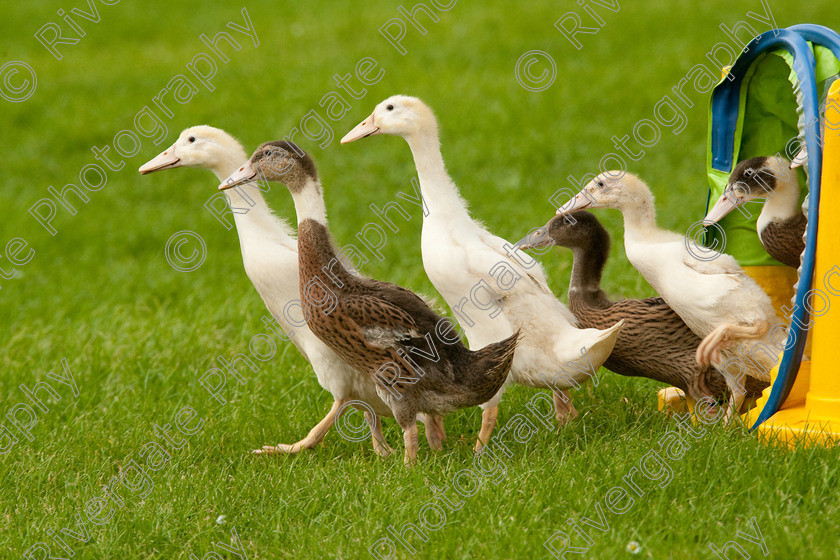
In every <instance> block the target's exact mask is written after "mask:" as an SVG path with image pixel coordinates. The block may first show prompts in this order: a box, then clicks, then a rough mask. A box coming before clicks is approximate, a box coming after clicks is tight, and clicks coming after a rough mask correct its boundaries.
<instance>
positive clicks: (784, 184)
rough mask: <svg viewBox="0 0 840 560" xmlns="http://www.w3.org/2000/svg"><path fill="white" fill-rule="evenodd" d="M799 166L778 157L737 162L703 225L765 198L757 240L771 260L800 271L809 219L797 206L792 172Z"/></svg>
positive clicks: (798, 204) (757, 227)
mask: <svg viewBox="0 0 840 560" xmlns="http://www.w3.org/2000/svg"><path fill="white" fill-rule="evenodd" d="M798 164H799V162H797V163H796V164H792V163H791V162H790V161H788V160H787V159H785V158H783V157H779V156H774V157H766V156H763V157H754V158H749V159H746V160H744V161H742V162H740V163H739V164H738V165H736V166H735V169H733V170H732V174H731V175H730V176H729V181H728V182H727V185H726V189H725V190H724V191H723V194H722V195H721V197H720V198H719V199H718V201H717V202H716V203H715V205H714V206H713V207H712V209H711V210H709V212H708V214H707V215H706V217H705V218H704V219H703V225H704V226H710V225H712V224H714V223H717V222H718V221H720V219H721V218H723V217H724V216H726V215H727V214H729V213H730V212H731V211H732V210H734V209H736V208H739V207H741V206H743V205H744V204H746V203H747V202H751V201H753V200H758V199H762V198H764V199H767V200H766V202H765V203H764V206H763V208H762V209H761V213H760V214H759V216H758V220H756V229H757V231H758V238H759V239H760V240H761V244H762V245H763V246H764V250H765V251H767V253H768V254H769V255H770V256H771V257H773V258H774V259H776V260H777V261H779V262H780V263H782V264H786V265H787V266H790V267H793V268H799V265H800V259H801V256H802V252H803V251H804V250H805V241H804V239H803V235H805V227H806V226H807V225H808V219H807V218H806V217H805V214H804V213H803V212H802V207H801V205H800V203H799V180H798V178H797V176H796V173H794V172H792V169H793V168H795V167H796V165H798Z"/></svg>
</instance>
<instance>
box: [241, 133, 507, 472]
mask: <svg viewBox="0 0 840 560" xmlns="http://www.w3.org/2000/svg"><path fill="white" fill-rule="evenodd" d="M249 164H250V166H251V167H252V168H253V170H254V171H255V172H256V173H258V174H259V175H261V176H262V177H264V178H265V179H267V180H269V181H281V182H283V183H284V184H285V185H286V187H287V188H288V189H289V191H290V192H291V193H292V196H293V197H294V199H295V207H296V209H297V212H298V220H299V223H298V261H299V274H300V290H301V302H302V306H303V309H304V316H305V317H306V319H307V324H308V326H309V328H310V329H311V330H312V332H313V333H314V334H315V335H316V336H317V337H318V338H320V339H321V340H322V341H323V342H324V343H325V344H326V345H327V346H329V347H330V348H332V349H333V350H334V351H335V352H336V353H337V354H338V355H339V356H340V357H341V358H342V359H343V360H345V361H346V362H347V363H348V364H349V365H351V366H352V367H354V368H356V369H358V370H359V371H362V372H365V373H367V374H369V375H371V376H372V377H373V378H374V381H375V382H376V384H377V393H378V394H379V396H380V397H381V398H382V400H383V401H384V402H385V403H387V404H388V406H389V407H390V408H391V410H392V412H393V413H394V417H395V419H396V420H397V422H398V423H399V425H400V426H401V427H402V428H403V430H405V437H406V462H407V463H409V462H411V460H413V458H414V453H415V452H416V418H417V414H418V413H420V412H423V413H426V414H430V415H436V416H437V415H442V414H445V413H447V412H450V411H452V410H455V409H458V408H464V407H468V406H475V405H478V404H482V403H484V402H486V401H487V400H489V399H490V398H491V397H492V396H493V395H495V394H496V392H498V390H499V389H500V388H501V387H502V385H503V384H504V382H505V379H506V378H507V374H508V371H509V370H510V366H511V363H512V361H513V353H514V350H515V348H516V341H517V339H518V336H519V333H516V334H514V335H513V336H511V337H509V338H507V339H505V340H503V341H501V342H497V343H494V344H490V345H488V346H486V347H485V348H482V349H480V350H478V351H471V350H469V349H468V348H467V347H466V346H464V344H463V343H462V342H461V339H460V337H459V335H458V333H457V327H456V326H455V323H454V321H451V319H444V318H442V317H440V316H439V315H438V314H437V313H435V312H434V311H433V310H432V309H431V308H430V307H429V306H428V304H426V302H425V301H423V300H422V299H421V298H420V297H418V296H417V295H415V294H414V293H412V292H410V291H409V290H406V289H404V288H401V287H399V286H396V285H394V284H389V283H387V282H380V281H377V280H372V279H369V278H364V277H361V276H359V275H357V274H351V273H350V272H349V271H348V270H347V269H345V268H344V265H343V264H342V262H341V261H340V260H339V259H338V257H337V255H336V252H335V249H334V246H333V243H332V240H331V237H330V233H329V230H328V229H327V226H326V210H325V209H324V205H323V196H322V194H321V189H320V183H319V182H318V177H317V172H316V170H315V165H314V163H313V162H312V160H311V159H310V158H309V156H308V155H306V154H305V153H304V152H303V151H302V150H300V148H298V147H297V146H295V145H294V144H291V143H289V142H269V143H266V144H263V145H262V146H260V148H258V149H257V151H256V152H255V153H254V155H253V156H252V157H251V159H250V160H249ZM412 440H413V441H412Z"/></svg>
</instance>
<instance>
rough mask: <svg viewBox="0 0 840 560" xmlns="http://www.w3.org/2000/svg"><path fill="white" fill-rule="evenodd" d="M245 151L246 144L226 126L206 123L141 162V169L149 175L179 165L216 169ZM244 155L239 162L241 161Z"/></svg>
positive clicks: (194, 127)
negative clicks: (226, 130) (242, 144)
mask: <svg viewBox="0 0 840 560" xmlns="http://www.w3.org/2000/svg"><path fill="white" fill-rule="evenodd" d="M242 155H244V154H243V152H242V146H241V145H240V144H239V142H237V141H236V139H235V138H234V137H233V136H231V135H230V134H228V133H227V132H225V131H224V130H221V129H218V128H214V127H212V126H206V125H200V126H193V127H190V128H188V129H186V130H184V131H183V132H182V133H181V135H180V136H179V137H178V140H176V141H175V143H174V144H172V145H171V146H169V147H168V148H167V149H165V150H164V151H163V152H161V153H160V154H158V155H157V156H156V157H154V158H152V159H151V160H149V161H147V162H146V163H144V164H143V165H141V166H140V168H139V169H138V171H139V172H140V174H141V175H146V174H148V173H154V172H155V171H161V170H164V169H174V168H175V167H202V168H206V169H211V170H215V168H216V167H219V166H221V165H223V164H224V163H225V162H227V160H228V159H230V158H231V157H241V156H242ZM242 159H244V157H243V158H242ZM242 159H240V160H239V161H237V162H236V163H241V161H242ZM236 163H234V165H235V164H236ZM228 169H229V167H228Z"/></svg>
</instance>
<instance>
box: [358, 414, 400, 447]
mask: <svg viewBox="0 0 840 560" xmlns="http://www.w3.org/2000/svg"><path fill="white" fill-rule="evenodd" d="M364 413H365V421H366V422H367V424H368V426H369V427H370V438H371V440H372V443H373V451H374V452H375V453H376V454H377V455H379V456H380V457H387V456H388V455H390V454H391V453H393V452H394V449H393V448H392V447H391V446H390V445H388V442H387V441H386V440H385V436H384V435H383V434H382V420H381V419H380V418H379V416H377V415H376V414H373V413H372V412H370V411H369V410H367V409H365V411H364Z"/></svg>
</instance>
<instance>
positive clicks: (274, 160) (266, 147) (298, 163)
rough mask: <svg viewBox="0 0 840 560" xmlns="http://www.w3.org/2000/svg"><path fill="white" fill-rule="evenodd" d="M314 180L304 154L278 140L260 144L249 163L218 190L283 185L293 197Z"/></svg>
mask: <svg viewBox="0 0 840 560" xmlns="http://www.w3.org/2000/svg"><path fill="white" fill-rule="evenodd" d="M317 178H318V172H317V171H316V169H315V163H314V162H313V161H312V158H310V157H309V155H308V154H307V153H306V152H304V151H303V150H302V149H300V148H299V147H298V146H297V144H294V143H293V142H287V141H285V140H277V141H274V142H266V143H264V144H260V146H259V147H258V148H257V149H256V150H255V151H254V153H253V155H252V156H251V157H250V159H248V161H246V162H245V163H244V164H242V165H241V166H240V167H239V169H237V170H236V171H234V172H233V173H232V174H231V175H230V176H229V177H228V178H227V179H225V180H224V181H222V184H220V185H219V190H220V191H223V190H226V189H229V188H231V187H236V186H238V185H242V184H245V183H249V182H252V181H256V180H266V181H272V182H279V183H283V184H284V185H286V188H288V189H289V190H290V191H291V192H292V193H293V194H294V193H296V192H299V191H300V190H302V189H303V188H304V187H305V186H306V184H307V182H308V181H310V180H317Z"/></svg>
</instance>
